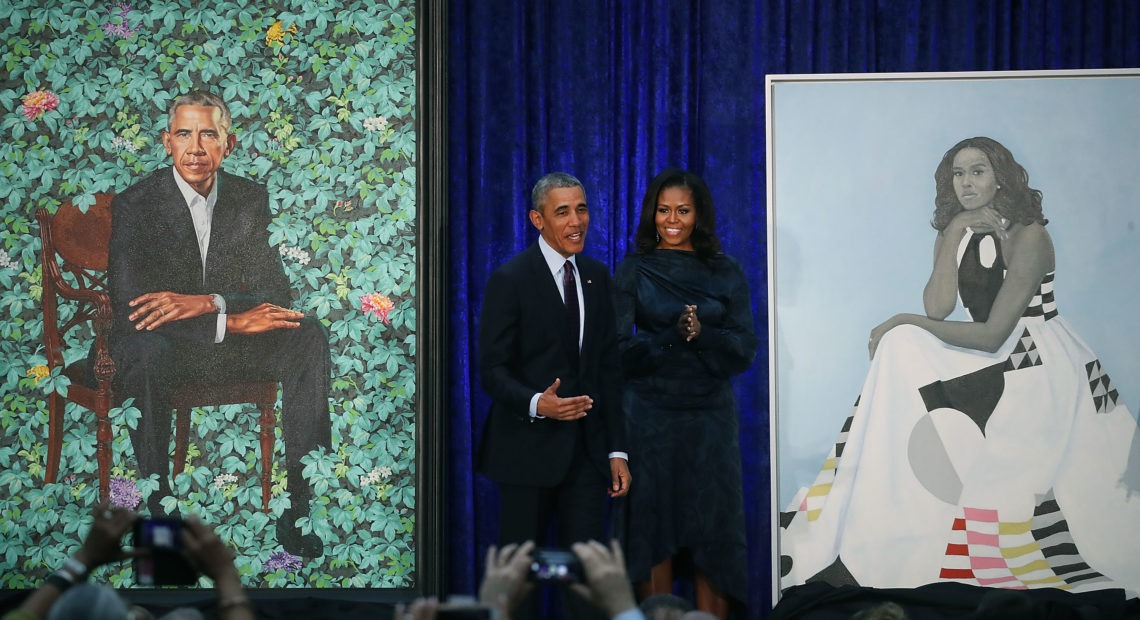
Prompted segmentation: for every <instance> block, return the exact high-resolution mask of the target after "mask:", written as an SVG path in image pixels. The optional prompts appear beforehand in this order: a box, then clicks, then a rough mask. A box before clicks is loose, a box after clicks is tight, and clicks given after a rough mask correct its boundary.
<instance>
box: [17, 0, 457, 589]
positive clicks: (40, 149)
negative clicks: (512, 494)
mask: <svg viewBox="0 0 1140 620" xmlns="http://www.w3.org/2000/svg"><path fill="white" fill-rule="evenodd" d="M4 13H5V19H4V23H3V25H2V26H0V31H3V36H0V40H2V41H3V42H2V43H0V47H2V48H3V50H2V51H3V56H4V58H5V62H6V63H8V66H7V67H6V71H5V72H4V77H2V78H0V102H2V103H3V104H4V105H3V112H2V113H0V126H2V127H3V131H4V133H5V135H6V136H8V138H9V139H8V140H6V141H5V144H4V145H3V146H0V171H2V172H0V175H2V176H3V178H2V179H0V187H2V188H3V189H0V209H2V210H3V216H4V220H5V228H4V230H3V232H2V233H0V284H2V288H3V291H2V293H0V297H2V299H3V302H2V303H3V308H4V310H3V313H2V317H0V334H2V336H0V347H2V349H3V350H2V352H0V359H2V360H3V361H2V364H3V373H0V376H2V379H0V381H3V384H4V385H3V388H2V390H0V393H2V394H3V396H2V399H3V405H2V413H0V427H2V428H3V433H0V489H3V491H0V532H2V534H0V537H2V540H3V545H2V547H3V552H2V553H0V575H2V577H0V589H3V590H26V589H30V588H35V587H36V586H38V585H39V584H40V583H42V582H43V581H44V579H45V578H46V577H47V576H48V575H50V574H52V573H53V571H56V569H57V568H59V567H60V566H61V565H63V564H64V562H65V561H66V560H67V558H68V557H69V555H70V554H71V553H72V552H73V551H74V548H75V547H76V546H77V545H78V543H80V542H81V541H82V540H83V538H84V537H85V536H86V535H87V534H88V533H89V532H90V531H91V529H92V527H94V526H95V525H98V523H99V519H101V518H103V517H104V516H107V515H110V514H112V511H120V510H121V511H129V512H132V513H136V514H138V515H140V517H145V518H148V519H157V520H161V521H162V522H163V523H165V522H166V521H165V520H167V519H173V520H175V521H178V520H186V519H189V518H190V517H191V516H193V517H195V518H197V519H200V520H201V521H202V522H203V523H204V524H206V525H208V526H209V527H210V528H211V529H213V531H214V532H215V533H216V534H217V535H218V536H219V537H220V538H221V539H222V540H224V541H226V543H227V545H228V546H229V547H230V548H231V549H232V550H233V552H234V556H235V560H234V563H235V566H236V568H237V570H238V573H239V575H240V578H241V581H242V584H243V586H244V587H245V588H248V589H251V590H286V589H296V590H313V589H337V590H338V591H355V592H357V593H359V596H370V597H374V598H384V597H395V596H397V595H399V596H401V597H402V598H407V596H408V594H409V593H417V594H418V593H436V592H438V589H439V588H440V587H442V570H443V568H442V567H443V562H442V561H441V560H440V556H439V554H441V553H442V545H441V533H442V526H441V522H442V507H441V501H442V500H441V489H442V469H443V468H442V465H441V464H440V463H441V460H440V459H441V456H442V454H441V446H442V439H441V438H442V435H441V423H440V421H439V420H435V419H432V418H430V417H429V416H428V414H427V412H429V411H442V410H443V409H444V408H443V407H440V406H439V404H438V402H437V401H439V400H441V399H442V398H443V397H444V396H443V394H444V389H443V387H442V386H443V381H444V378H443V374H444V372H445V371H444V367H443V363H442V362H441V361H439V360H444V359H446V353H445V352H446V346H447V345H446V340H445V334H446V330H445V329H444V326H445V320H446V318H445V315H444V304H445V300H446V297H447V296H446V290H445V286H444V273H445V272H444V269H445V268H446V263H445V261H444V260H443V259H442V258H441V257H442V256H444V255H445V247H444V243H445V240H444V239H439V238H438V235H435V236H433V235H429V234H426V232H425V231H430V230H436V229H438V228H439V226H440V225H441V222H442V221H443V220H444V218H445V217H446V201H445V199H444V196H445V193H444V184H443V179H444V177H445V170H444V166H445V162H446V157H445V153H446V151H445V143H444V136H445V123H444V118H443V115H444V112H443V109H444V108H443V97H444V94H445V92H446V88H445V85H444V84H445V83H444V81H443V73H442V69H441V67H442V59H443V49H444V48H443V44H442V40H443V39H442V38H443V37H445V36H446V33H444V32H442V31H440V24H442V15H443V3H441V2H437V1H435V0H424V1H419V0H416V1H413V0H392V1H390V2H389V1H386V2H363V1H355V2H347V3H341V4H338V5H337V6H336V8H335V9H332V8H329V7H328V5H326V4H324V3H319V2H298V3H289V4H287V5H282V4H273V5H267V4H264V3H262V4H261V5H256V6H254V5H250V4H248V3H242V2H233V1H227V2H216V3H210V4H208V5H202V4H200V3H194V2H189V1H188V0H182V1H176V2H163V3H156V4H139V3H130V2H119V3H107V4H100V5H98V6H96V7H94V8H93V7H92V6H91V5H90V4H89V3H85V2H72V1H64V2H54V3H51V4H50V6H46V7H41V8H33V7H31V6H30V5H27V6H23V5H21V6H13V7H9V8H8V9H6V10H5V11H4ZM147 531H149V530H147ZM160 531H167V530H165V529H163V530H160ZM125 542H126V543H128V544H129V542H130V541H129V540H126V541H125ZM174 542H177V541H174ZM90 568H91V569H92V570H93V571H94V573H95V574H96V575H97V576H98V577H99V578H100V579H101V580H102V581H104V582H107V583H110V584H112V585H114V586H116V587H124V588H137V587H140V586H141V584H140V581H139V579H138V575H137V574H136V566H135V565H134V564H133V563H131V562H118V563H111V564H108V565H105V566H101V567H90ZM192 582H193V585H190V586H184V587H196V586H197V585H199V584H201V585H206V584H208V583H209V581H208V580H206V579H204V578H202V577H201V575H199V576H198V578H195V579H193V580H192Z"/></svg>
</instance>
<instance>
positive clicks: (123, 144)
mask: <svg viewBox="0 0 1140 620" xmlns="http://www.w3.org/2000/svg"><path fill="white" fill-rule="evenodd" d="M111 146H113V147H115V150H127V151H130V152H132V153H137V152H139V149H138V147H136V146H135V143H134V142H132V141H131V140H128V139H127V138H124V137H123V136H115V139H114V140H111Z"/></svg>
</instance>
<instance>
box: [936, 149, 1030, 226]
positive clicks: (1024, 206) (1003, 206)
mask: <svg viewBox="0 0 1140 620" xmlns="http://www.w3.org/2000/svg"><path fill="white" fill-rule="evenodd" d="M965 148H975V149H978V150H979V151H981V152H982V153H985V155H986V157H987V158H988V159H989V160H990V166H992V167H993V170H994V178H995V179H996V180H997V184H998V190H997V193H995V194H994V202H993V206H994V209H995V210H997V212H998V213H1000V214H1001V215H1002V216H1003V217H1006V218H1008V219H1009V220H1010V221H1011V222H1020V223H1022V224H1026V225H1028V224H1032V223H1034V222H1037V223H1039V224H1041V225H1042V226H1044V225H1045V224H1048V223H1049V220H1047V219H1045V215H1044V213H1043V212H1042V210H1041V191H1040V190H1036V189H1033V188H1032V187H1029V173H1028V172H1026V171H1025V168H1023V167H1022V165H1021V164H1019V163H1017V160H1016V159H1014V158H1013V153H1010V152H1009V149H1007V148H1005V147H1004V146H1002V144H1001V143H1000V142H998V141H997V140H994V139H993V138H986V137H981V136H979V137H976V138H967V139H965V140H962V141H961V142H959V143H958V144H955V145H954V146H953V147H951V148H950V150H949V151H946V154H945V155H943V156H942V161H941V162H940V163H939V164H938V168H936V169H935V170H934V188H935V195H934V218H933V219H931V220H930V225H931V226H933V227H934V228H935V229H937V230H943V229H944V228H946V226H947V225H948V224H950V220H952V219H954V216H955V215H958V214H959V213H961V212H962V210H963V209H964V207H963V206H962V203H961V202H959V201H958V195H957V194H956V193H955V192H954V157H955V156H956V155H957V154H958V152H959V151H961V150H962V149H965Z"/></svg>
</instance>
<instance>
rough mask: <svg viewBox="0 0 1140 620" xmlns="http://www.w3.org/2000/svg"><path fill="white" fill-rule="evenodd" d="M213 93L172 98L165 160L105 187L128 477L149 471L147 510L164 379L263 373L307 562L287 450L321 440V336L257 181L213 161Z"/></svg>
mask: <svg viewBox="0 0 1140 620" xmlns="http://www.w3.org/2000/svg"><path fill="white" fill-rule="evenodd" d="M230 124H231V118H230V112H229V109H228V108H227V107H226V105H225V102H223V101H222V100H221V99H220V98H218V97H217V96H216V95H213V94H211V93H206V92H202V91H196V92H192V93H189V94H187V95H183V96H181V97H179V98H177V99H175V100H174V102H173V103H172V104H171V106H170V116H169V127H168V129H167V130H166V131H164V132H163V133H162V143H163V146H165V147H166V152H167V153H168V154H170V155H171V156H172V157H173V161H174V166H173V168H164V169H161V170H158V171H157V172H154V173H152V174H151V175H150V176H148V177H146V178H145V179H143V180H141V181H139V182H138V183H136V184H135V185H133V186H131V187H130V188H129V189H127V190H126V191H124V192H122V193H121V194H119V195H117V196H116V197H115V199H114V202H113V203H112V205H111V246H110V257H109V265H108V278H109V287H110V294H111V305H112V313H113V317H112V318H113V325H112V329H111V355H112V358H113V359H114V361H115V365H116V381H117V388H118V390H119V393H120V394H121V395H122V396H124V397H133V398H134V399H135V400H134V406H135V407H137V408H138V409H139V411H140V412H141V414H142V417H141V419H140V420H139V424H138V427H137V428H135V429H133V430H132V431H131V441H132V443H133V444H134V449H135V455H136V457H137V459H138V466H139V470H138V474H139V476H140V477H146V476H149V475H151V474H156V473H157V474H158V479H159V489H158V491H156V492H154V493H151V495H150V497H149V499H148V502H147V503H148V506H149V508H150V510H151V512H152V514H159V513H161V512H162V509H161V504H159V500H160V499H161V498H162V497H164V496H166V495H169V494H170V480H169V477H168V475H167V474H168V472H169V471H170V469H169V467H170V465H169V462H170V459H169V453H168V445H169V441H170V427H171V418H172V416H171V408H170V402H169V395H170V391H171V387H172V386H174V385H177V384H178V383H179V382H182V381H195V382H200V381H213V380H224V381H233V380H234V379H239V380H247V381H257V380H276V381H280V382H281V384H282V412H281V426H282V434H283V438H284V440H285V465H286V471H287V473H288V485H289V493H290V500H291V507H290V508H289V509H287V510H286V511H285V514H284V515H283V516H282V517H281V519H280V520H278V523H277V535H278V541H279V542H280V543H281V544H282V546H283V547H284V548H285V550H286V551H289V552H290V553H293V554H296V555H303V556H307V557H315V556H318V555H320V554H321V553H322V545H321V541H320V539H319V538H317V537H316V536H315V535H312V534H309V535H302V534H301V533H300V531H299V530H298V529H297V527H296V520H297V518H299V517H302V516H308V515H309V500H310V499H311V497H312V491H311V489H310V488H309V486H308V485H307V483H306V482H305V480H304V478H303V477H302V476H301V471H302V466H301V462H300V459H301V457H302V456H304V455H305V454H307V453H308V452H309V451H310V450H312V449H315V448H318V447H323V448H326V449H328V448H330V446H331V437H330V420H329V406H328V388H329V373H330V361H329V358H330V354H329V344H328V336H327V334H326V333H325V330H324V327H323V326H322V325H321V324H320V323H319V322H317V321H316V320H313V319H309V318H305V316H304V315H303V314H302V313H300V312H296V311H294V310H290V309H288V305H289V304H290V302H291V296H290V285H289V280H288V278H287V276H286V275H285V271H284V268H283V267H282V264H281V257H280V254H279V253H278V252H277V251H276V250H275V249H274V248H273V247H271V246H270V245H269V231H268V228H267V227H268V225H269V222H270V212H269V199H268V193H267V191H266V188H265V187H264V186H262V185H260V184H258V183H254V182H252V181H249V180H246V179H243V178H241V177H237V176H234V175H231V174H228V173H226V172H223V171H221V170H219V168H220V167H221V164H222V160H223V159H225V157H226V156H227V155H229V154H230V153H231V152H232V151H233V149H234V147H235V146H236V144H237V139H236V137H235V136H234V135H233V134H232V133H230Z"/></svg>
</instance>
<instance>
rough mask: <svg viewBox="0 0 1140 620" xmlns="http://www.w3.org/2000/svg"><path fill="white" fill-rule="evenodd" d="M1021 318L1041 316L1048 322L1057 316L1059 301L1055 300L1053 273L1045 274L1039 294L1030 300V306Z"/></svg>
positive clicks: (1038, 290)
mask: <svg viewBox="0 0 1140 620" xmlns="http://www.w3.org/2000/svg"><path fill="white" fill-rule="evenodd" d="M1021 316H1025V317H1032V316H1040V317H1044V318H1045V320H1046V321H1048V320H1049V319H1051V318H1053V317H1055V316H1057V301H1056V299H1054V298H1053V272H1049V273H1047V274H1045V277H1044V278H1043V279H1042V280H1041V286H1039V287H1038V288H1037V294H1036V295H1034V296H1033V299H1031V300H1029V305H1028V306H1026V307H1025V312H1022V313H1021Z"/></svg>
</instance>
